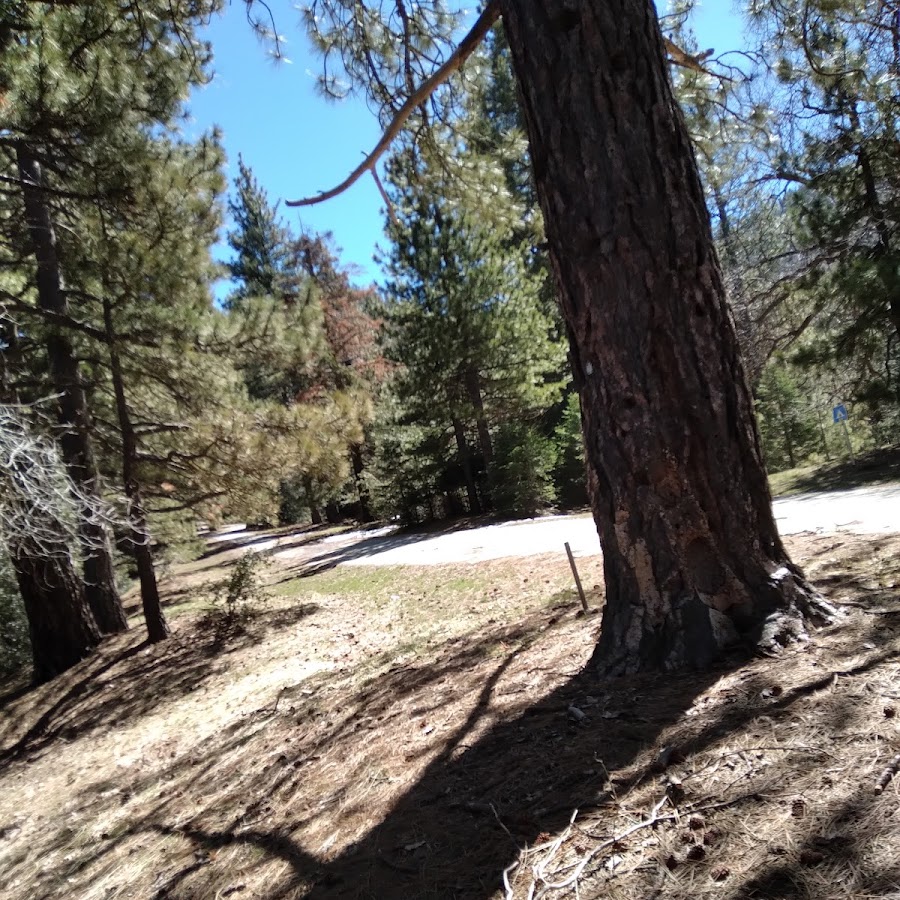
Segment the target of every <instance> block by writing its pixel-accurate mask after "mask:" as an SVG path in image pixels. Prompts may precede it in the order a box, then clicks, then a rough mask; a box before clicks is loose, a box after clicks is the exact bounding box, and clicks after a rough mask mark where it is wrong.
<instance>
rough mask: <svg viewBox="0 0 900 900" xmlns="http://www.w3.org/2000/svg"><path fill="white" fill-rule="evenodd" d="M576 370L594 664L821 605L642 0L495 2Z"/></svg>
mask: <svg viewBox="0 0 900 900" xmlns="http://www.w3.org/2000/svg"><path fill="white" fill-rule="evenodd" d="M501 8H502V13H503V22H504V27H505V29H506V33H507V36H508V39H509V45H510V48H511V50H512V56H513V63H514V67H515V71H516V75H517V80H518V84H519V89H520V92H521V97H522V100H523V108H524V114H525V120H526V127H527V131H528V137H529V141H530V146H531V158H532V161H533V166H534V174H535V181H536V185H537V190H538V195H539V199H540V203H541V208H542V210H543V213H544V219H545V222H546V229H547V238H548V242H549V246H550V254H551V258H552V262H553V267H554V272H555V277H556V283H557V287H558V292H559V297H560V302H561V306H562V311H563V315H564V317H565V319H566V322H567V325H568V328H569V330H570V333H571V335H572V336H573V344H574V347H573V350H574V353H573V365H574V368H575V376H576V379H577V380H578V382H579V383H580V385H581V405H582V412H583V416H584V427H585V441H586V449H587V459H588V465H589V467H590V470H591V472H590V479H589V480H591V479H592V480H593V482H594V484H595V486H596V490H595V491H593V492H592V493H593V494H594V504H593V509H594V518H595V520H596V523H597V528H598V531H599V534H600V540H601V544H602V546H603V553H604V568H605V575H606V590H607V602H606V609H605V611H604V618H603V629H602V633H601V637H600V641H599V644H598V646H597V650H596V652H595V656H594V663H595V665H596V666H597V667H598V668H599V670H600V671H602V672H605V673H609V674H621V673H628V672H634V671H638V670H642V669H666V670H671V669H681V668H703V667H706V666H708V665H709V664H710V663H712V661H713V660H714V659H715V658H716V657H718V656H720V654H722V652H723V651H724V650H725V648H726V647H728V646H730V645H732V644H735V643H736V642H739V641H744V642H753V643H754V644H766V645H769V646H773V647H774V646H777V645H778V644H779V643H780V642H785V641H787V640H789V639H791V638H794V637H797V638H800V637H802V636H803V634H804V620H805V618H806V617H808V616H811V615H816V614H818V612H819V611H820V610H822V609H824V605H823V604H821V603H820V600H819V598H818V597H817V595H815V593H814V592H813V591H812V590H811V588H810V587H809V585H808V584H807V583H806V581H805V579H804V577H803V574H802V572H801V571H800V570H799V569H798V568H797V567H796V566H794V565H793V564H792V563H791V561H790V559H789V558H788V556H787V553H786V552H785V550H784V547H783V546H782V543H781V540H780V538H779V536H778V531H777V529H776V526H775V522H774V519H773V516H772V509H771V498H770V494H769V488H768V483H767V480H766V473H765V469H764V466H763V462H762V457H761V453H760V445H759V436H758V432H757V429H756V425H755V422H754V418H753V410H752V403H751V397H750V392H749V390H748V386H747V382H746V379H745V376H744V370H743V366H742V363H741V360H740V356H739V352H738V347H737V341H736V338H735V333H734V328H733V325H732V322H731V319H730V317H729V313H728V310H727V307H726V304H725V291H724V287H723V283H722V277H721V272H720V269H719V264H718V260H717V258H716V253H715V249H714V247H713V240H712V233H711V228H710V222H709V215H708V213H707V209H706V205H705V202H704V197H703V191H702V188H701V185H700V178H699V175H698V172H697V166H696V163H695V161H694V155H693V151H692V148H691V145H690V141H689V138H688V135H687V131H686V129H685V126H684V123H683V120H682V117H681V114H680V111H679V109H678V106H677V104H676V101H675V99H674V97H673V93H672V88H671V84H670V82H669V77H668V72H667V67H666V62H665V56H664V53H663V43H662V39H661V35H660V30H659V25H658V22H657V15H656V10H655V9H654V6H653V3H652V0H581V2H577V3H576V2H575V0H531V2H529V3H519V2H515V0H502V2H501Z"/></svg>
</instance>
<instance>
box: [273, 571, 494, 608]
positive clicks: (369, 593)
mask: <svg viewBox="0 0 900 900" xmlns="http://www.w3.org/2000/svg"><path fill="white" fill-rule="evenodd" d="M490 587H491V581H490V579H489V578H488V577H486V576H481V577H476V576H475V575H471V576H469V575H456V576H454V577H451V578H447V576H446V573H445V572H444V571H443V570H442V568H441V567H439V566H434V567H430V568H429V569H427V570H423V569H420V568H414V567H410V566H384V567H375V566H372V567H365V568H363V567H353V568H350V567H346V568H337V569H331V570H329V571H328V572H322V573H320V574H317V575H309V576H303V577H300V578H294V579H291V580H290V581H287V582H285V583H284V584H282V585H279V586H278V588H277V593H278V594H280V595H281V596H284V597H302V596H312V595H313V594H320V595H325V596H358V595H362V596H364V597H366V598H369V599H371V600H373V601H376V602H377V601H378V600H379V599H380V600H389V599H390V597H391V596H392V595H394V594H396V595H398V596H399V597H401V598H402V599H408V598H410V597H411V596H412V597H414V598H415V599H418V600H424V599H427V598H429V597H430V595H434V594H448V593H451V594H463V593H476V592H480V591H486V590H489V589H490Z"/></svg>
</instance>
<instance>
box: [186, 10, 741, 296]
mask: <svg viewBox="0 0 900 900" xmlns="http://www.w3.org/2000/svg"><path fill="white" fill-rule="evenodd" d="M659 5H660V7H661V6H662V3H660V4H659ZM285 7H287V5H285V6H284V7H281V12H280V14H278V18H277V24H278V28H279V31H280V32H281V33H282V34H283V35H285V37H286V38H287V40H288V43H287V46H286V48H285V53H286V55H287V57H288V58H289V59H290V60H291V62H290V63H277V64H276V63H274V62H273V61H272V60H271V59H270V58H269V57H268V56H267V52H266V49H265V48H264V47H263V46H261V45H260V43H259V41H258V40H257V39H256V37H255V36H254V35H253V33H252V32H251V30H250V28H249V26H248V25H247V21H246V18H245V16H244V10H243V4H240V3H234V2H233V3H231V4H229V5H228V6H227V7H226V11H225V13H224V14H223V15H222V16H220V17H218V18H216V19H215V20H214V21H213V22H212V24H211V25H210V27H209V28H208V29H207V30H206V34H205V37H206V38H207V39H208V40H210V41H212V44H213V50H214V53H215V61H214V70H215V77H214V78H213V80H212V83H211V84H209V85H207V86H206V87H204V88H203V89H201V90H199V91H196V92H195V93H194V95H193V96H192V98H191V103H190V108H191V114H192V116H193V119H194V122H195V127H196V128H200V129H205V128H208V127H211V126H212V125H218V126H219V127H220V128H221V129H222V131H223V133H224V142H225V148H226V150H227V153H228V158H229V168H228V175H229V180H231V179H232V178H233V176H234V174H235V172H236V171H237V158H238V154H242V155H243V157H244V159H245V161H246V162H247V163H248V164H249V165H250V166H251V167H252V169H253V171H254V172H255V174H256V176H257V178H258V179H259V181H260V182H261V183H262V185H263V186H264V187H265V188H266V190H267V191H268V193H269V197H270V199H272V200H273V201H274V200H283V199H285V198H287V199H293V198H297V197H302V196H307V195H310V194H314V193H316V192H317V191H320V190H323V189H325V188H329V187H331V186H333V185H334V184H337V183H338V182H339V181H341V180H342V179H343V178H344V177H345V176H346V175H347V174H348V173H349V172H350V171H351V170H352V169H353V168H354V167H355V166H356V165H357V164H358V163H359V162H360V160H361V159H362V157H363V155H364V154H365V153H366V152H368V151H369V150H370V149H371V148H372V147H373V146H374V144H375V143H376V142H377V140H378V137H379V129H378V125H377V122H376V120H375V118H374V116H373V115H372V114H371V113H370V112H369V111H368V109H367V108H366V106H365V103H364V102H362V101H361V100H358V99H354V98H350V99H348V100H345V101H342V102H340V103H329V102H327V101H326V100H324V99H323V98H322V97H320V96H319V95H318V94H317V92H316V89H315V76H314V75H313V72H314V71H315V70H316V67H317V60H316V58H315V57H314V55H313V54H312V52H311V51H310V50H309V48H308V45H307V42H306V39H305V36H304V34H303V31H302V28H301V26H300V21H299V13H297V12H296V11H295V10H293V9H291V8H290V7H287V8H285ZM273 8H274V9H276V10H277V8H278V7H277V5H273ZM695 29H696V31H697V35H698V41H699V44H700V46H701V47H703V48H704V49H706V48H708V47H714V48H715V49H716V51H717V52H722V51H724V50H729V49H733V48H735V47H737V46H739V45H740V23H739V21H738V18H737V16H736V15H734V14H733V13H732V11H731V0H706V2H705V3H704V4H703V5H702V6H701V8H700V9H699V11H698V13H697V18H696V21H695ZM282 210H283V213H284V217H285V219H286V220H287V221H289V222H290V223H292V224H294V225H298V224H300V223H301V222H302V224H303V225H304V226H306V227H308V228H312V229H315V230H316V231H331V232H333V234H334V237H335V241H336V242H337V244H338V246H340V247H342V248H343V254H342V259H343V260H344V262H346V263H352V264H353V265H354V266H355V267H356V268H357V270H358V272H357V275H356V280H357V281H359V282H360V283H363V282H368V281H372V280H377V279H378V277H379V272H378V267H377V266H376V264H375V263H374V261H373V259H372V256H373V254H374V251H375V245H376V244H377V243H378V242H379V241H380V240H382V223H383V217H382V212H381V210H382V203H381V198H380V197H379V195H378V191H377V188H376V187H375V184H374V182H373V181H372V179H371V178H368V177H366V178H363V179H362V180H361V181H359V182H357V183H356V184H355V185H354V186H353V187H352V188H351V189H350V190H349V191H347V192H346V193H344V194H343V195H341V196H340V197H336V198H335V199H333V200H329V201H328V202H326V203H323V204H320V205H318V206H313V207H306V208H304V209H302V210H292V209H285V208H284V207H282Z"/></svg>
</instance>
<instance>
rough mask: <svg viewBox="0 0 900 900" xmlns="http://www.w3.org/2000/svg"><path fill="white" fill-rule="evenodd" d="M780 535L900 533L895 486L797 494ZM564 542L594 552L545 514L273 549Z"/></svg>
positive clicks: (566, 519)
mask: <svg viewBox="0 0 900 900" xmlns="http://www.w3.org/2000/svg"><path fill="white" fill-rule="evenodd" d="M774 511H775V518H776V520H777V522H778V527H779V529H780V531H781V533H782V534H783V535H787V534H798V533H800V532H818V533H826V532H842V531H843V532H852V533H856V534H884V533H889V532H900V484H895V485H888V486H883V487H869V488H857V489H855V490H851V491H835V492H829V493H818V494H803V495H800V496H796V497H785V498H784V499H781V500H776V501H775V503H774ZM566 541H568V542H569V544H570V545H571V547H572V551H573V553H575V555H576V556H589V555H593V554H596V553H599V552H600V542H599V540H598V538H597V532H596V529H595V528H594V521H593V519H592V518H591V517H590V516H587V515H583V516H548V517H546V518H541V519H528V520H525V521H520V522H505V523H503V524H499V525H486V526H483V527H481V528H470V529H463V530H459V531H451V532H445V533H442V534H437V535H430V536H429V535H416V534H394V533H392V532H391V529H379V530H377V531H374V532H373V531H367V532H353V533H349V534H347V533H345V534H341V535H335V536H334V537H328V538H323V539H322V540H321V541H317V542H316V543H315V545H312V546H307V547H304V548H295V549H292V548H286V549H284V550H281V551H276V556H278V557H279V558H282V559H285V560H288V561H290V560H292V559H293V560H297V561H299V560H301V559H303V558H305V559H307V560H308V561H309V562H310V563H311V564H312V565H317V564H321V565H349V566H395V565H417V566H422V565H439V564H442V563H457V562H478V561H480V560H486V559H500V558H502V557H516V556H535V555H537V554H540V553H551V552H553V553H555V552H561V551H562V547H563V543H565V542H566Z"/></svg>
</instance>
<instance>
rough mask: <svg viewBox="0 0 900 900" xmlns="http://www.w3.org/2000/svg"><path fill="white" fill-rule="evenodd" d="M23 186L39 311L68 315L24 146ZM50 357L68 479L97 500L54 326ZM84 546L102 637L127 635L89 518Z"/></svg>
mask: <svg viewBox="0 0 900 900" xmlns="http://www.w3.org/2000/svg"><path fill="white" fill-rule="evenodd" d="M16 157H17V164H18V168H19V177H20V179H21V181H22V191H23V199H24V205H25V219H26V222H27V226H28V233H29V237H30V239H31V244H32V252H33V253H34V257H35V260H36V262H37V297H38V304H39V305H40V307H41V309H43V310H46V311H48V312H51V313H55V314H58V315H61V316H66V315H68V312H69V309H68V301H67V300H66V295H65V292H64V290H63V280H62V274H61V272H60V265H59V258H58V255H57V249H56V233H55V231H54V228H53V220H52V218H51V215H50V210H49V208H48V206H47V202H46V197H45V196H44V192H43V175H42V172H41V167H40V164H39V163H38V161H37V160H36V159H35V157H34V155H33V154H32V153H31V152H30V151H29V149H28V147H27V146H26V145H25V144H24V143H21V142H20V143H19V144H18V145H17V147H16ZM47 357H48V359H49V362H50V373H51V376H52V378H53V387H54V389H55V390H56V392H57V393H58V394H59V401H58V404H59V422H60V425H62V426H63V429H62V434H61V436H60V447H61V449H62V456H63V461H64V462H65V464H66V469H67V471H68V473H69V477H70V478H71V479H72V480H73V481H74V482H75V484H77V485H78V486H79V487H80V488H81V491H82V493H83V494H84V495H85V496H86V497H96V496H97V495H98V473H97V465H96V462H95V460H94V453H93V448H92V446H91V436H90V427H91V423H90V413H89V411H88V406H87V400H86V398H85V395H84V385H83V383H82V380H81V373H80V371H79V366H78V358H77V357H76V355H75V350H74V347H73V346H72V342H71V340H70V339H69V337H68V335H67V334H66V333H65V332H64V331H63V330H62V329H60V328H57V327H53V328H51V330H50V333H49V336H48V337H47ZM81 536H82V539H83V544H84V553H83V565H84V591H85V596H86V598H87V602H88V604H89V605H90V607H91V610H92V611H93V614H94V618H95V619H96V621H97V624H98V625H99V627H100V630H101V631H102V632H103V633H104V634H115V633H118V632H122V631H127V630H128V621H127V619H126V618H125V611H124V609H123V608H122V600H121V598H120V596H119V592H118V589H117V588H116V579H115V571H114V569H113V560H112V552H111V550H110V540H109V534H108V533H107V530H106V529H105V528H104V527H103V526H102V525H101V524H100V523H98V522H96V521H93V520H92V517H91V516H90V515H85V516H82V517H81Z"/></svg>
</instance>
